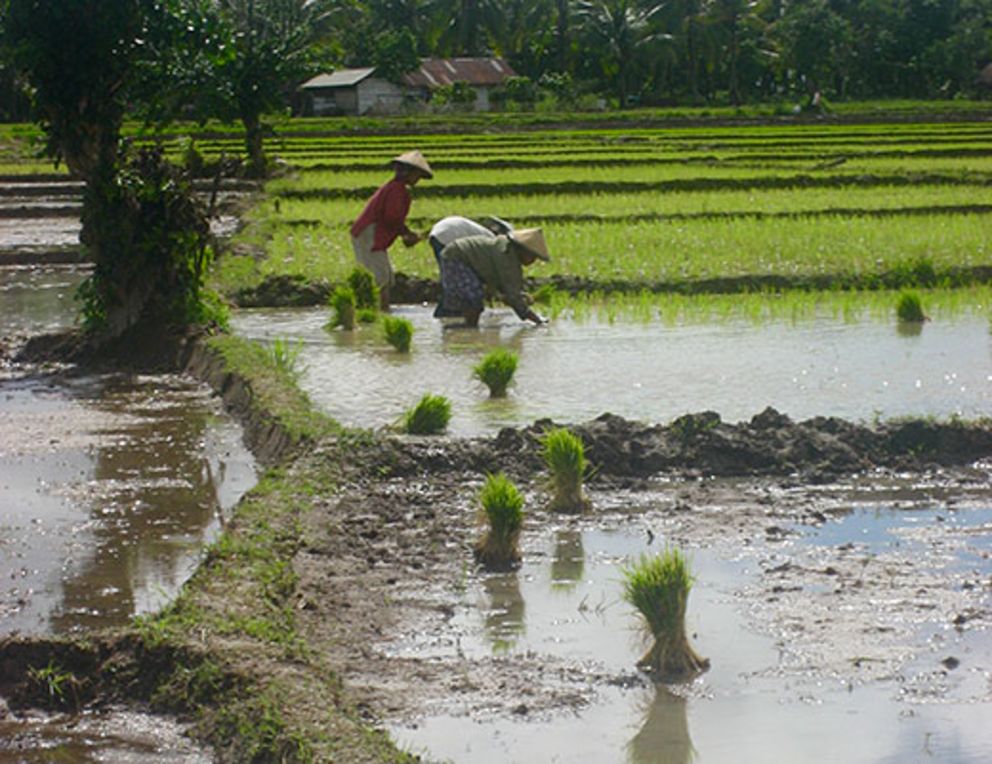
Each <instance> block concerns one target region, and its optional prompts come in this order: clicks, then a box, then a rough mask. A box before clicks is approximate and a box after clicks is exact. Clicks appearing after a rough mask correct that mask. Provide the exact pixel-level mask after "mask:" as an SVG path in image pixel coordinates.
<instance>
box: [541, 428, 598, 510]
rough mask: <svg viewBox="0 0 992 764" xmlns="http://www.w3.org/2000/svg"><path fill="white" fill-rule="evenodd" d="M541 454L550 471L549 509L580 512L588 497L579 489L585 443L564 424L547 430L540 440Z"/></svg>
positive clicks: (584, 460) (583, 464) (584, 508)
mask: <svg viewBox="0 0 992 764" xmlns="http://www.w3.org/2000/svg"><path fill="white" fill-rule="evenodd" d="M541 447H542V451H541V452H542V456H543V457H544V462H545V464H546V465H547V466H548V469H549V471H550V473H551V488H552V497H551V503H550V505H549V509H551V510H552V511H556V512H582V511H584V510H586V509H588V508H589V506H590V503H589V499H588V498H587V497H586V495H585V492H584V491H583V490H582V480H583V478H584V477H585V473H586V469H587V468H588V466H589V464H588V462H587V461H586V455H585V445H584V444H583V443H582V438H580V437H579V436H578V435H576V434H575V433H573V432H571V431H570V430H568V429H567V428H565V427H559V428H555V429H553V430H550V431H549V432H548V433H547V434H546V435H544V437H543V438H542V439H541Z"/></svg>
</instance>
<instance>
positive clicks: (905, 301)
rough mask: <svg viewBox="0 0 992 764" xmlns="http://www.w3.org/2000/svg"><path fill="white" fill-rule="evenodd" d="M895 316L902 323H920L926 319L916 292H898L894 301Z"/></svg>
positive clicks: (921, 302)
mask: <svg viewBox="0 0 992 764" xmlns="http://www.w3.org/2000/svg"><path fill="white" fill-rule="evenodd" d="M896 316H897V317H898V318H899V320H900V321H901V322H903V323H907V324H908V323H921V322H923V321H926V320H927V317H926V314H924V312H923V301H922V300H920V295H919V294H918V293H917V292H900V293H899V301H898V303H896Z"/></svg>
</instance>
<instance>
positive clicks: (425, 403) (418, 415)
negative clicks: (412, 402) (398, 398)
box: [403, 393, 451, 435]
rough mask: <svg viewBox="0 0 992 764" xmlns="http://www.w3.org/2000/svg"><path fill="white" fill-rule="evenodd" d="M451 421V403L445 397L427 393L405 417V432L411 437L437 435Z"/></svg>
mask: <svg viewBox="0 0 992 764" xmlns="http://www.w3.org/2000/svg"><path fill="white" fill-rule="evenodd" d="M450 420H451V401H449V400H448V399H447V398H445V397H444V396H443V395H432V394H431V393H427V394H426V395H425V396H424V397H423V398H421V399H420V401H419V402H418V403H417V405H416V406H414V407H413V408H412V409H410V410H409V411H408V412H406V414H405V415H404V416H403V430H404V432H408V433H410V434H411V435H437V434H438V433H442V432H444V431H445V430H446V429H447V427H448V422H449V421H450Z"/></svg>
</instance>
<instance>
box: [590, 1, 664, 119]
mask: <svg viewBox="0 0 992 764" xmlns="http://www.w3.org/2000/svg"><path fill="white" fill-rule="evenodd" d="M664 7H665V6H664V4H663V3H659V4H656V5H648V6H645V7H638V6H637V5H636V4H635V3H633V2H631V0H583V1H582V2H579V3H577V5H576V16H577V17H578V19H579V23H580V25H581V26H582V28H583V30H584V31H585V33H586V34H587V35H588V37H589V39H590V42H591V44H592V46H593V49H594V50H595V51H596V52H597V53H598V55H599V58H600V66H601V68H602V70H603V73H604V74H605V75H606V76H607V77H612V78H613V79H614V81H615V83H616V88H617V96H618V97H619V99H620V106H621V108H622V107H624V106H626V105H627V96H628V94H629V84H630V75H631V72H632V71H633V70H634V67H635V66H636V59H637V54H638V53H639V52H640V51H641V50H642V49H644V48H645V47H647V46H648V45H650V44H652V43H655V42H658V41H659V40H667V39H671V36H670V35H667V34H663V33H661V32H657V31H655V30H654V29H653V26H652V22H653V21H654V20H655V18H657V17H658V16H659V14H660V13H661V11H662V10H663V9H664Z"/></svg>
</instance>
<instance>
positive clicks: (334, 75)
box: [300, 67, 375, 90]
mask: <svg viewBox="0 0 992 764" xmlns="http://www.w3.org/2000/svg"><path fill="white" fill-rule="evenodd" d="M374 71H375V67H365V68H363V69H338V70H337V71H336V72H331V73H330V74H318V75H317V76H316V77H312V78H310V79H309V80H307V81H306V82H304V83H303V84H302V85H300V89H301V90H304V89H310V88H346V87H351V86H352V85H357V84H358V83H359V82H361V81H362V80H364V79H365V78H366V77H368V76H370V75H371V74H372V72H374Z"/></svg>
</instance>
